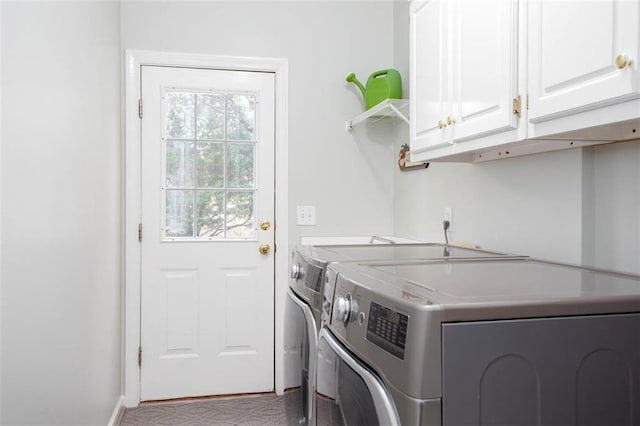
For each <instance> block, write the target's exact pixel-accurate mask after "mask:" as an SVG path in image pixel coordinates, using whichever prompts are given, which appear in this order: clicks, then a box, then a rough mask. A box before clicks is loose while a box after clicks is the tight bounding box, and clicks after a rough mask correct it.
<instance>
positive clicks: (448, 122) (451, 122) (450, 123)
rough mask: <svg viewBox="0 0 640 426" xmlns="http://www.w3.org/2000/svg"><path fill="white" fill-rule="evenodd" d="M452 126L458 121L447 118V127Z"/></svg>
mask: <svg viewBox="0 0 640 426" xmlns="http://www.w3.org/2000/svg"><path fill="white" fill-rule="evenodd" d="M452 124H456V120H454V119H453V118H451V117H447V125H448V126H451V125H452Z"/></svg>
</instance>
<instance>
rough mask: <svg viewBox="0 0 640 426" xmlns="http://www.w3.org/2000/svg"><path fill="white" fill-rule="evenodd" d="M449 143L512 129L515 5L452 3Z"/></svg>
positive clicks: (509, 1) (494, 0) (503, 0)
mask: <svg viewBox="0 0 640 426" xmlns="http://www.w3.org/2000/svg"><path fill="white" fill-rule="evenodd" d="M450 4H451V6H452V8H453V11H452V15H453V16H454V17H455V18H454V19H453V33H452V34H453V35H452V38H451V40H452V46H451V51H452V54H453V59H452V72H451V75H452V83H453V84H452V99H453V105H454V113H453V115H454V117H455V124H454V125H453V140H454V142H461V141H464V140H468V139H471V138H474V137H479V136H483V135H490V134H494V133H500V132H503V131H506V130H511V129H515V128H517V125H518V123H517V116H515V115H514V114H513V113H512V105H511V102H512V99H513V98H514V97H515V96H516V95H517V87H518V57H517V54H518V2H517V1H513V0H490V1H489V0H486V1H482V2H478V1H475V0H455V1H452V2H451V3H450Z"/></svg>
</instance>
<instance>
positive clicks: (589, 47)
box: [528, 0, 640, 123]
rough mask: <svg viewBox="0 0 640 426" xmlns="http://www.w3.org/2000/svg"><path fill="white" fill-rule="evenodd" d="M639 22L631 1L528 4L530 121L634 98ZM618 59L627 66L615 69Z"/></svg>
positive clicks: (552, 0)
mask: <svg viewBox="0 0 640 426" xmlns="http://www.w3.org/2000/svg"><path fill="white" fill-rule="evenodd" d="M639 20H640V8H639V2H638V1H636V0H634V1H631V0H584V1H578V0H531V1H530V3H529V18H528V23H529V59H528V72H529V96H530V98H529V120H530V121H531V122H532V123H539V122H543V121H546V120H550V119H554V118H558V117H563V116H566V115H570V114H574V113H578V112H583V111H588V110H593V109H596V108H600V107H603V106H607V105H611V104H615V103H619V102H623V101H626V100H629V99H633V98H637V97H638V96H639V92H638V86H639V84H638V83H640V78H639V75H638V64H637V62H638V60H640V57H639V50H638V39H639V36H638V27H639V26H638V22H639ZM621 55H626V57H627V58H628V59H629V60H631V61H632V62H631V65H626V64H621V66H622V67H621V68H619V67H618V66H617V65H616V59H617V58H618V56H621ZM611 121H616V120H615V117H612V120H611Z"/></svg>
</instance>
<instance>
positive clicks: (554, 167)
mask: <svg viewBox="0 0 640 426" xmlns="http://www.w3.org/2000/svg"><path fill="white" fill-rule="evenodd" d="M394 22H395V25H394V64H395V66H396V68H398V69H399V70H400V71H401V72H403V73H406V72H408V68H409V49H408V45H409V14H408V4H407V3H406V2H401V1H396V2H395V3H394ZM404 89H405V93H408V83H407V84H406V85H405V88H404ZM407 140H408V129H406V128H404V129H402V131H401V132H399V134H398V136H397V138H396V142H395V145H396V149H398V150H399V145H400V144H401V143H404V142H406V141H407ZM639 187H640V142H637V141H636V142H626V143H620V144H613V145H604V146H600V147H595V148H587V149H583V150H581V149H574V150H569V151H562V152H556V153H546V154H539V155H532V156H526V157H519V158H511V159H508V160H498V161H493V162H487V163H481V164H455V163H432V164H431V165H430V167H429V168H428V169H426V170H417V171H409V172H399V171H396V172H395V189H394V194H395V199H394V207H395V209H394V222H395V234H396V235H399V236H412V237H415V238H422V239H426V240H430V241H444V235H443V231H442V219H443V214H444V208H445V207H452V208H453V239H455V240H462V241H470V242H474V243H477V244H480V245H481V246H482V247H484V248H487V249H492V250H498V251H506V252H513V253H522V254H527V255H531V256H535V257H539V258H544V259H551V260H556V261H564V262H570V263H584V264H587V265H593V266H598V267H602V268H609V269H618V270H623V271H630V272H640V219H639V218H640V191H639V190H638V188H639Z"/></svg>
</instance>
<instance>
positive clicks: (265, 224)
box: [260, 220, 271, 231]
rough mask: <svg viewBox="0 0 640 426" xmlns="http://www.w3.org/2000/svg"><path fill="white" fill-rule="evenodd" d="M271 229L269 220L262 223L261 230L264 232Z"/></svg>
mask: <svg viewBox="0 0 640 426" xmlns="http://www.w3.org/2000/svg"><path fill="white" fill-rule="evenodd" d="M269 228H271V222H269V221H268V220H263V221H262V222H260V229H262V230H263V231H268V230H269Z"/></svg>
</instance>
